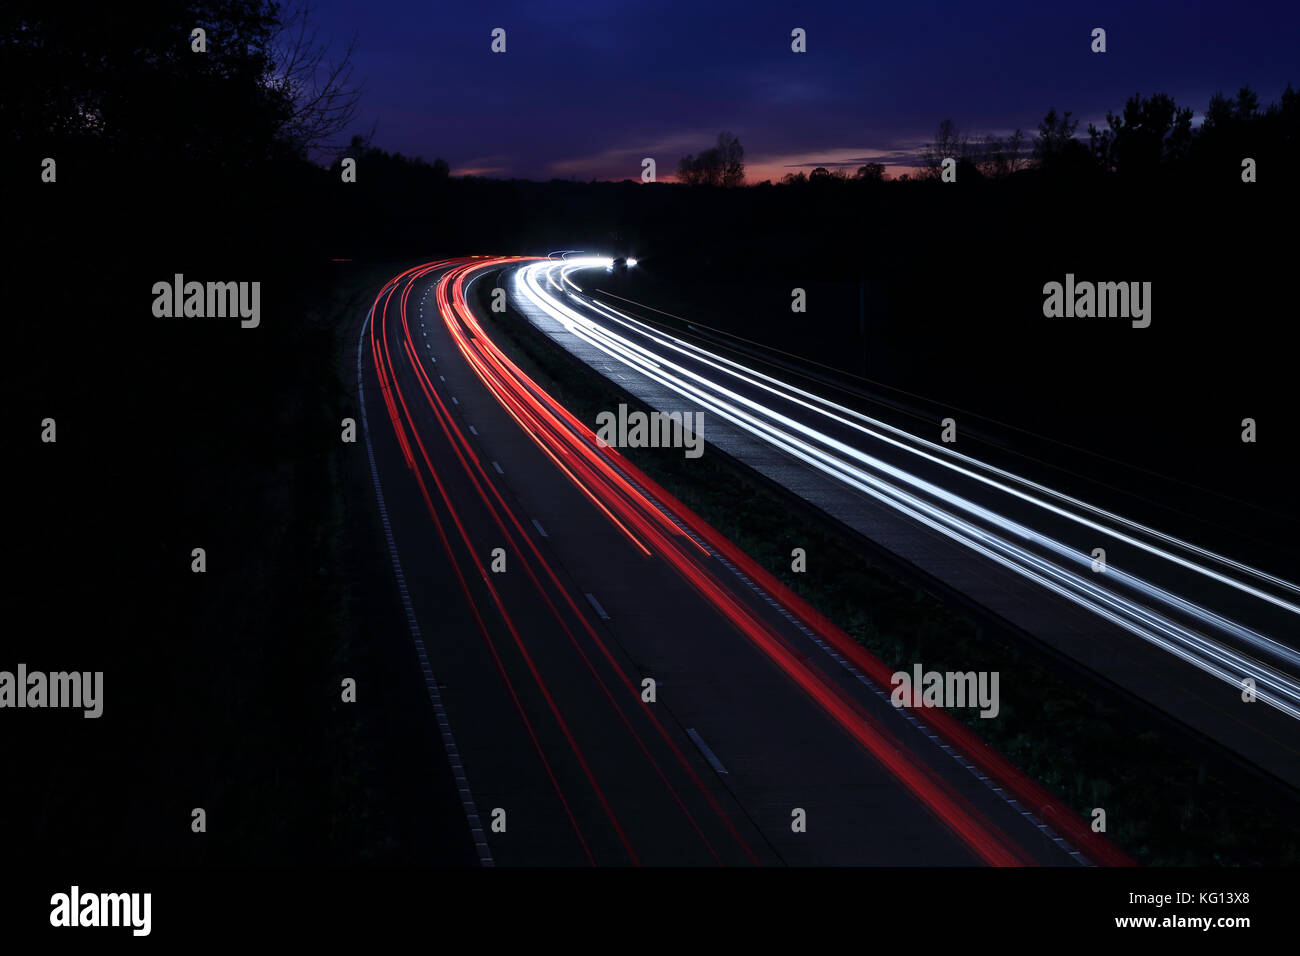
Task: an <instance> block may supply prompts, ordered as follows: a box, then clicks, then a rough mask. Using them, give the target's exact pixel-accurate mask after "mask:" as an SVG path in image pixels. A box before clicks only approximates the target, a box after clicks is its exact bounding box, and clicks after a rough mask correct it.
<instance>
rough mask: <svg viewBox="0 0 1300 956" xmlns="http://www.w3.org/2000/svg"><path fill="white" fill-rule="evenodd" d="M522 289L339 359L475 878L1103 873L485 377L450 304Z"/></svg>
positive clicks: (527, 395)
mask: <svg viewBox="0 0 1300 956" xmlns="http://www.w3.org/2000/svg"><path fill="white" fill-rule="evenodd" d="M535 261H536V260H521V259H510V260H503V259H495V258H487V257H474V258H467V259H454V260H444V261H441V262H437V263H430V264H427V265H425V266H421V267H418V268H416V269H412V270H409V271H408V272H406V273H403V274H402V275H400V276H398V277H396V278H395V279H393V280H392V281H390V282H389V283H388V284H387V285H386V286H385V287H384V288H383V290H381V292H380V293H379V295H378V296H377V298H376V300H375V303H374V305H373V307H372V309H371V311H370V313H369V314H368V315H367V316H366V317H365V320H364V322H363V324H362V328H361V332H360V336H359V340H358V376H359V386H360V388H361V394H362V396H363V418H364V425H365V427H364V431H365V434H366V441H367V447H368V449H369V452H370V454H371V458H372V463H373V474H374V477H375V484H376V491H377V492H378V494H379V495H380V500H381V503H382V513H383V516H384V521H385V526H386V531H387V533H388V534H389V535H390V545H391V549H392V553H393V556H394V560H395V567H396V568H397V572H398V575H399V578H398V580H399V584H402V585H404V587H403V591H402V594H403V600H404V601H405V602H406V605H407V610H408V614H409V616H410V618H411V621H412V633H413V635H414V636H415V637H416V641H417V648H418V650H419V651H420V652H421V666H422V667H423V668H424V673H425V677H426V681H427V683H428V684H429V687H430V694H431V698H432V699H433V702H434V707H435V717H436V719H437V720H438V721H439V726H440V728H441V729H442V730H443V733H444V740H445V741H447V742H448V743H449V745H450V752H451V755H452V758H453V767H454V769H455V770H456V771H457V775H458V780H459V781H460V785H461V797H462V800H463V802H464V805H465V809H466V814H467V818H468V821H469V825H470V827H471V829H472V830H473V831H474V834H475V838H476V842H477V843H478V845H479V849H480V859H481V860H482V862H484V863H485V864H489V863H490V864H496V865H781V864H791V865H820V864H866V865H935V864H938V865H983V864H987V865H1006V866H1015V865H1036V864H1037V865H1069V866H1073V865H1081V864H1082V865H1089V864H1112V865H1123V864H1127V863H1128V862H1129V860H1128V859H1127V858H1126V857H1125V856H1124V855H1123V854H1122V853H1120V852H1119V851H1118V850H1117V849H1116V848H1114V847H1113V846H1111V845H1110V844H1109V843H1108V842H1107V841H1105V840H1104V838H1102V837H1100V836H1098V835H1096V834H1093V833H1091V831H1090V830H1089V828H1088V827H1087V825H1086V824H1085V823H1084V821H1083V820H1082V818H1081V817H1079V816H1078V814H1077V813H1076V812H1074V811H1073V810H1071V809H1070V808H1066V807H1062V806H1060V805H1059V803H1058V802H1057V801H1056V800H1055V799H1054V797H1053V796H1052V795H1051V794H1048V793H1046V792H1044V791H1043V790H1042V789H1041V788H1038V787H1037V786H1036V785H1035V784H1034V783H1033V782H1032V781H1029V780H1028V779H1027V778H1025V777H1024V776H1023V775H1022V774H1020V773H1019V772H1018V771H1017V770H1016V769H1015V768H1014V767H1012V766H1011V765H1010V764H1008V763H1007V762H1006V761H1004V760H1002V758H1000V757H999V756H998V755H997V754H995V753H992V752H991V751H989V750H988V749H987V748H985V747H983V746H982V744H980V743H979V741H978V740H977V739H976V738H974V737H973V735H971V734H970V733H969V732H968V731H966V730H965V728H964V727H962V726H961V725H959V724H957V723H956V721H953V720H952V719H951V718H949V717H948V716H947V715H946V714H945V713H944V712H943V711H937V710H935V711H923V712H919V711H907V710H897V709H895V708H893V707H892V706H891V705H890V703H889V698H888V671H887V670H886V669H885V668H884V666H883V665H882V664H881V663H880V662H879V661H878V660H876V659H874V658H872V657H871V656H870V655H868V654H866V653H865V652H864V651H863V650H862V649H861V648H859V647H858V646H857V645H856V644H854V642H853V641H852V640H851V639H849V638H848V637H847V635H845V634H843V633H842V632H840V631H839V630H838V629H836V628H835V627H834V625H832V624H831V623H830V622H828V621H826V620H824V619H822V618H821V617H820V616H819V615H817V613H816V612H815V611H814V610H813V609H812V608H809V607H807V606H806V605H803V604H802V603H801V602H800V601H798V599H797V598H796V597H794V596H793V595H790V594H788V593H783V589H782V588H781V587H780V585H779V584H778V583H777V582H776V581H775V580H773V579H771V578H770V576H768V575H767V574H766V573H765V572H764V571H763V570H762V569H761V568H759V567H758V566H757V565H756V564H754V562H752V561H751V560H749V558H748V557H747V556H746V555H744V554H743V553H741V552H739V551H738V550H737V549H735V548H734V546H732V545H730V543H729V542H727V541H725V540H724V539H722V538H721V537H720V536H719V535H717V533H716V532H714V531H713V530H712V529H711V528H709V527H708V526H707V525H706V524H705V523H704V522H703V521H701V520H700V519H699V518H698V517H697V516H695V515H693V514H692V513H691V512H690V511H689V509H687V508H686V507H685V506H683V505H682V504H681V503H680V502H677V501H675V500H674V499H673V498H672V497H671V496H670V495H668V494H667V493H666V492H665V491H664V490H663V489H660V488H658V487H657V486H656V485H655V484H654V483H653V482H652V481H650V480H649V479H648V478H647V477H646V476H645V475H644V474H642V473H640V472H639V471H638V470H637V469H636V468H635V467H634V466H632V465H631V464H630V463H629V462H627V461H626V460H625V459H624V458H623V457H622V456H621V455H620V454H619V453H618V452H617V450H616V449H613V448H608V447H605V446H604V445H603V443H601V442H599V441H597V439H596V437H595V435H594V434H593V433H592V431H591V429H590V428H589V427H588V426H587V425H585V424H584V423H582V422H580V421H578V420H577V419H575V418H574V417H573V416H572V415H571V414H569V413H568V412H567V411H566V410H565V409H564V408H563V407H562V406H561V405H560V404H559V403H558V402H557V401H555V400H554V399H553V398H552V397H551V396H549V395H548V394H546V393H545V392H544V391H543V390H542V389H541V388H540V387H539V386H538V385H537V384H536V383H534V382H532V381H531V380H530V379H529V378H528V377H527V376H526V375H525V374H524V373H523V372H522V371H521V370H520V369H518V368H517V367H516V366H515V365H514V364H513V363H512V362H511V361H510V360H509V358H508V357H507V356H506V355H505V354H504V353H503V352H502V351H501V350H500V349H499V348H498V347H497V346H496V344H495V343H493V342H492V340H491V338H490V337H489V336H488V335H487V334H486V333H485V332H484V330H483V328H482V327H481V326H480V325H479V322H478V320H477V318H476V317H475V315H474V313H473V310H472V309H471V308H470V306H469V304H468V300H467V289H468V288H469V287H470V285H471V284H472V283H473V282H475V281H476V280H478V279H480V278H481V277H482V276H484V275H486V274H490V273H493V272H497V271H499V270H501V269H502V268H503V267H510V268H514V267H519V266H525V265H528V264H530V263H533V262H535ZM543 261H544V260H543ZM882 688H884V689H883V690H882ZM922 717H923V718H924V719H921V718H922ZM800 824H802V825H800Z"/></svg>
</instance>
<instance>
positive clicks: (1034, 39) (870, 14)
mask: <svg viewBox="0 0 1300 956" xmlns="http://www.w3.org/2000/svg"><path fill="white" fill-rule="evenodd" d="M316 21H317V23H318V24H319V26H320V28H321V35H322V37H325V38H328V39H329V40H330V41H331V42H332V44H333V46H334V47H335V48H336V49H341V48H342V47H343V46H344V45H345V44H346V41H347V39H348V38H349V36H350V35H351V34H352V33H353V32H354V31H355V32H356V33H357V41H358V48H357V52H356V54H355V57H354V62H355V64H356V68H357V69H356V73H357V76H358V77H364V78H365V80H366V95H365V98H364V100H363V103H362V111H361V118H360V120H359V121H358V124H357V131H359V132H369V130H370V128H371V126H372V125H374V124H377V128H376V133H375V137H374V145H376V146H380V147H382V148H384V149H387V150H388V151H390V152H399V151H400V152H402V153H405V154H407V155H416V156H422V157H424V158H425V159H429V160H432V159H433V158H434V157H435V156H442V157H444V158H445V159H447V161H448V162H449V163H451V166H452V170H453V172H455V173H460V174H463V173H477V174H482V175H489V176H499V177H509V176H517V177H523V178H529V179H550V178H552V177H560V178H570V177H572V178H576V179H578V180H587V179H593V178H595V179H622V178H639V176H640V172H641V165H640V163H641V158H642V157H644V156H653V157H654V158H655V161H656V163H657V164H658V171H659V178H661V179H668V178H670V177H671V174H672V172H673V171H674V170H675V169H676V167H677V161H678V159H679V158H680V157H681V156H682V155H683V154H685V153H694V152H698V151H699V150H701V149H704V148H707V147H708V146H710V145H711V144H712V142H713V141H714V139H715V138H716V135H717V133H718V132H719V131H720V130H722V129H729V130H731V131H732V132H733V133H735V134H736V135H737V136H738V137H739V139H740V142H741V143H742V144H743V145H744V147H745V150H746V160H747V163H748V179H749V181H750V182H755V181H758V180H761V179H764V178H773V179H775V178H779V177H780V176H782V175H784V174H785V173H787V172H791V171H794V170H796V169H798V168H805V169H807V168H811V167H813V166H816V165H828V166H830V165H834V164H836V163H840V164H844V165H846V166H848V167H850V168H853V167H856V166H857V165H860V164H861V163H863V162H868V161H873V160H878V161H883V162H885V163H886V164H887V165H890V166H892V167H895V168H894V169H893V170H892V171H893V172H895V173H897V172H901V171H902V167H905V166H907V165H908V164H909V163H910V162H911V157H913V156H914V154H915V151H916V149H917V147H918V146H919V145H920V144H922V143H924V142H926V141H927V140H928V139H929V138H930V137H931V136H932V134H933V131H934V129H935V127H936V125H937V124H938V122H939V121H940V120H942V119H943V118H944V117H948V116H950V117H952V119H953V120H954V121H955V122H956V123H957V125H958V127H959V128H960V129H961V130H962V131H963V132H966V133H970V134H972V135H983V134H985V133H993V134H998V135H1001V134H1005V133H1007V132H1010V131H1011V130H1013V129H1015V128H1016V127H1021V128H1023V129H1024V130H1025V131H1026V134H1027V135H1028V134H1032V132H1033V130H1034V128H1035V127H1036V125H1037V123H1038V121H1039V120H1040V119H1041V118H1042V116H1043V114H1044V113H1045V112H1046V111H1047V110H1048V109H1049V108H1052V107H1056V108H1057V109H1058V110H1066V109H1069V110H1073V111H1074V115H1075V117H1076V118H1078V119H1079V120H1080V123H1079V133H1080V134H1081V135H1082V134H1084V132H1085V131H1086V129H1087V125H1088V123H1089V121H1096V122H1098V123H1099V124H1100V123H1101V122H1102V121H1103V120H1104V117H1105V113H1106V110H1107V109H1108V108H1110V109H1115V110H1119V109H1120V108H1121V107H1122V106H1123V103H1124V100H1125V98H1127V97H1128V96H1129V95H1131V94H1133V93H1135V92H1142V93H1146V94H1149V93H1153V92H1167V93H1170V94H1171V95H1173V96H1174V98H1175V99H1176V100H1177V101H1178V103H1179V104H1180V105H1190V106H1192V107H1193V108H1194V109H1195V110H1196V111H1197V121H1199V115H1200V113H1201V111H1203V110H1204V108H1205V105H1206V103H1207V102H1208V100H1209V97H1210V95H1211V94H1212V93H1214V92H1215V91H1216V90H1221V91H1223V92H1225V93H1233V92H1235V91H1236V90H1237V88H1238V87H1240V86H1241V85H1243V84H1250V85H1251V86H1252V87H1253V88H1254V89H1255V90H1256V92H1257V93H1258V94H1259V95H1260V99H1261V101H1262V103H1263V104H1265V105H1266V104H1268V103H1269V102H1272V101H1274V100H1276V99H1277V98H1278V96H1279V94H1280V93H1281V91H1282V89H1283V88H1284V87H1285V85H1286V84H1287V83H1288V82H1291V83H1300V70H1297V69H1296V64H1297V59H1298V57H1297V54H1296V51H1297V49H1300V4H1298V3H1295V2H1294V0H1271V2H1242V3H1224V2H1221V0H1220V2H1218V3H1206V2H1187V0H1179V2H1159V3H1151V2H1131V0H1130V2H1090V3H1058V2H1054V0H1048V2H1043V0H1023V2H1014V3H994V4H988V3H978V4H977V3H966V2H962V3H927V2H915V0H909V2H906V3H897V4H891V5H888V6H886V5H882V4H870V3H862V2H822V3H816V4H799V3H774V2H758V3H748V4H743V5H741V4H735V5H731V4H726V5H724V4H714V3H700V2H691V3H681V2H675V0H673V2H665V0H654V2H648V3H636V4H633V3H612V2H611V3H601V4H593V3H555V2H549V0H533V2H529V3H491V4H477V3H465V4H461V5H458V6H453V5H447V4H432V3H429V2H427V0H422V2H412V0H405V2H404V0H369V2H366V3H359V2H356V0H321V2H320V4H319V5H318V7H317V12H316ZM1099 26H1100V27H1104V28H1105V29H1106V33H1107V49H1108V52H1106V53H1105V54H1093V53H1092V52H1090V49H1089V46H1090V43H1091V31H1092V29H1093V28H1094V27H1099ZM494 27H504V28H505V29H506V31H507V52H506V53H505V54H493V53H491V52H490V51H489V45H490V41H491V37H490V34H491V31H492V29H493V28H494ZM794 27H802V28H804V29H805V30H806V31H807V35H808V52H807V53H805V54H795V53H792V52H791V50H790V31H791V30H792V29H793V28H794Z"/></svg>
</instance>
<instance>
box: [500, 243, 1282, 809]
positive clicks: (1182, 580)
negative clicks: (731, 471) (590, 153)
mask: <svg viewBox="0 0 1300 956" xmlns="http://www.w3.org/2000/svg"><path fill="white" fill-rule="evenodd" d="M605 262H606V260H602V259H597V258H592V257H581V256H578V257H568V258H560V259H548V260H545V261H540V262H533V263H528V264H526V265H520V266H516V267H514V268H513V269H511V270H510V272H509V278H508V279H506V280H502V281H503V284H505V283H508V284H509V287H510V289H511V292H512V294H513V301H514V304H515V305H516V307H517V308H518V309H519V310H520V311H521V312H522V313H523V314H524V315H525V316H527V318H528V319H529V320H530V321H531V322H532V323H533V324H534V325H535V326H536V327H537V328H538V329H540V330H541V331H542V332H544V333H545V334H547V335H548V336H550V337H551V338H552V339H553V340H554V341H555V342H556V343H557V344H558V345H560V346H561V347H563V348H566V349H568V350H569V351H570V352H571V353H573V354H574V355H575V356H576V357H577V358H579V359H580V360H582V361H583V362H585V363H587V364H588V365H589V366H591V367H592V368H593V369H595V370H596V371H598V372H600V373H601V374H602V375H605V376H606V377H607V378H609V379H610V380H611V381H613V382H615V383H617V384H618V385H619V386H620V387H621V388H623V389H626V390H627V391H628V392H629V393H630V394H632V395H633V396H635V397H636V398H637V399H639V400H641V401H642V402H644V403H645V404H647V405H648V406H650V407H651V408H654V409H658V410H660V411H663V412H681V413H690V414H696V413H702V414H703V415H704V418H705V420H706V422H707V428H706V440H707V442H708V444H709V446H710V447H712V448H717V449H719V450H721V451H724V452H726V453H727V454H729V455H731V456H732V457H733V458H735V459H737V460H739V461H741V462H743V463H744V464H746V465H749V466H750V467H752V468H754V469H755V470H756V471H758V472H759V473H760V474H763V475H765V476H766V477H768V478H770V479H772V480H773V481H775V482H777V483H779V484H781V485H782V486H784V487H785V488H787V489H789V490H790V491H791V492H793V493H794V494H796V495H798V496H799V497H801V498H803V499H804V500H805V501H807V502H808V503H810V504H811V505H814V506H815V507H816V508H818V509H820V510H822V511H824V512H825V513H827V514H829V515H831V516H832V517H834V518H836V519H838V520H839V521H840V522H841V523H843V524H844V525H845V526H846V527H848V528H849V529H851V530H853V531H856V532H858V533H859V534H861V535H862V536H863V537H865V538H867V539H870V540H871V541H872V542H874V543H876V544H877V545H880V546H882V547H883V548H884V549H885V550H887V551H888V552H889V553H891V554H892V555H894V556H895V557H897V558H898V559H900V560H902V561H903V562H905V563H908V564H910V565H911V566H913V567H916V568H919V569H921V570H922V571H924V572H925V573H927V574H929V575H931V576H932V577H933V578H935V579H938V580H940V581H942V582H944V583H945V584H946V585H947V586H949V587H951V588H952V589H953V590H954V591H956V592H958V593H960V594H961V595H963V596H965V597H967V598H969V599H970V600H971V601H972V602H973V603H975V604H977V605H978V606H980V607H982V608H987V609H989V610H991V611H993V612H994V613H995V614H997V615H999V616H1001V617H1002V618H1003V619H1004V620H1007V621H1009V622H1011V623H1012V624H1013V625H1015V626H1016V627H1018V628H1020V629H1021V630H1022V631H1024V632H1026V633H1028V634H1030V635H1032V636H1033V637H1034V638H1036V639H1038V640H1041V641H1043V642H1044V643H1045V644H1047V645H1048V646H1050V647H1051V648H1053V649H1054V650H1055V651H1057V652H1060V653H1061V654H1063V655H1065V656H1066V657H1068V658H1069V659H1071V660H1073V661H1075V662H1077V663H1079V664H1081V665H1083V666H1084V667H1086V668H1088V669H1090V670H1091V671H1093V672H1095V673H1097V674H1100V675H1102V676H1103V677H1104V678H1105V679H1106V680H1109V681H1111V682H1113V683H1114V684H1116V685H1118V686H1120V687H1122V688H1124V689H1125V690H1128V691H1129V692H1131V693H1133V694H1135V695H1137V696H1138V697H1139V698H1141V699H1142V700H1144V701H1147V702H1149V703H1151V704H1153V705H1155V706H1156V707H1157V708H1159V709H1161V710H1163V711H1164V712H1165V713H1167V714H1170V715H1172V716H1174V717H1175V718H1176V719H1178V720H1180V721H1182V722H1183V723H1184V724H1186V725H1187V726H1189V727H1191V728H1194V729H1195V730H1196V731H1197V732H1199V733H1202V734H1204V735H1206V736H1208V737H1209V738H1211V739H1212V740H1215V741H1217V742H1218V743H1220V744H1221V745H1222V746H1223V747H1224V748H1226V749H1227V750H1228V751H1230V752H1232V753H1235V754H1237V755H1239V756H1240V757H1241V758H1243V759H1245V760H1247V761H1249V762H1250V763H1252V764H1254V765H1256V766H1257V767H1260V768H1263V769H1264V770H1265V771H1266V772H1267V773H1269V774H1272V775H1273V776H1274V777H1276V778H1277V779H1279V780H1281V781H1284V782H1285V783H1286V784H1289V785H1290V786H1292V787H1297V786H1300V734H1298V733H1297V724H1296V720H1297V719H1300V651H1298V650H1297V649H1296V642H1295V634H1296V623H1297V615H1300V588H1298V587H1297V586H1296V585H1295V584H1294V583H1292V582H1290V581H1288V580H1285V579H1283V578H1281V577H1279V576H1277V575H1274V574H1269V573H1267V572H1265V571H1263V570H1260V569H1258V568H1255V567H1252V566H1250V565H1247V564H1244V563H1242V562H1240V561H1234V560H1232V559H1230V558H1228V557H1225V556H1223V555H1220V554H1216V553H1214V552H1212V551H1210V550H1208V549H1206V548H1203V547H1198V546H1197V545H1196V544H1195V543H1193V542H1189V541H1185V540H1181V539H1180V538H1178V537H1177V536H1175V535H1172V534H1168V533H1166V532H1164V531H1162V530H1160V529H1157V528H1153V527H1149V526H1147V525H1145V524H1142V523H1141V522H1138V521H1134V520H1131V519H1129V518H1127V517H1125V516H1122V515H1119V514H1116V513H1113V512H1112V511H1108V510H1105V509H1103V508H1100V507H1097V506H1094V505H1092V504H1089V503H1088V502H1086V501H1083V500H1080V499H1079V498H1078V497H1076V496H1073V495H1071V494H1067V493H1065V492H1062V491H1060V490H1057V489H1055V488H1052V487H1048V486H1047V485H1045V484H1042V483H1041V482H1039V481H1034V480H1030V479H1029V478H1027V477H1024V476H1022V475H1021V474H1018V473H1016V472H1015V471H1012V470H1008V468H1006V467H999V466H998V465H995V464H991V463H990V462H989V461H987V460H982V459H981V458H976V457H974V456H972V455H970V454H968V453H966V452H965V451H964V450H965V449H969V448H971V447H973V446H972V444H971V443H970V441H969V439H966V440H963V438H962V432H961V429H962V428H964V427H965V426H966V425H967V424H969V423H970V420H969V419H968V418H966V417H965V416H963V415H962V414H961V413H954V414H955V415H956V418H957V419H958V420H959V422H958V428H957V431H956V439H957V440H956V441H955V442H945V441H943V440H942V436H941V432H940V429H939V428H938V427H935V430H934V432H933V433H931V434H928V435H926V434H918V433H916V428H915V427H913V428H911V429H910V430H909V429H904V428H901V427H899V426H898V424H897V423H896V422H894V421H891V420H890V419H889V418H888V417H887V416H885V415H883V414H882V415H879V416H877V415H874V414H873V415H867V414H863V413H862V412H861V411H859V410H856V409H853V408H849V407H846V406H845V405H843V404H839V403H837V402H835V401H832V400H830V399H829V398H827V397H826V396H825V395H823V394H821V393H819V392H818V390H816V389H813V388H810V387H806V386H801V385H799V384H795V383H794V380H793V377H792V376H789V375H786V374H783V373H782V372H780V371H773V369H776V368H779V363H773V362H771V361H764V360H763V359H764V358H765V356H761V355H756V354H755V353H754V351H753V350H750V349H744V348H736V347H734V340H733V341H731V342H728V341H722V340H719V338H718V337H716V336H707V335H702V334H698V333H699V332H700V330H699V329H697V328H696V327H694V326H689V327H688V328H690V329H691V330H692V331H691V332H688V333H683V332H682V331H681V328H682V323H681V322H678V323H677V324H676V325H674V326H671V327H670V326H667V325H666V324H665V323H664V322H663V321H662V315H656V310H654V309H652V308H650V307H648V306H644V305H642V304H639V303H635V302H630V301H628V300H626V299H622V298H621V297H619V296H616V295H613V294H612V293H609V292H608V291H604V290H602V289H600V288H599V286H601V285H602V281H601V280H602V278H603V276H604V274H605ZM674 318H678V317H674ZM1096 549H1101V550H1100V551H1097V550H1096ZM1103 554H1104V563H1099V561H1098V559H1099V558H1102V557H1103ZM1246 680H1249V681H1251V682H1252V689H1253V692H1254V696H1255V700H1254V701H1253V702H1249V703H1248V702H1246V701H1244V700H1243V690H1244V689H1245V686H1246V685H1245V684H1244V683H1243V682H1244V681H1246Z"/></svg>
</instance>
